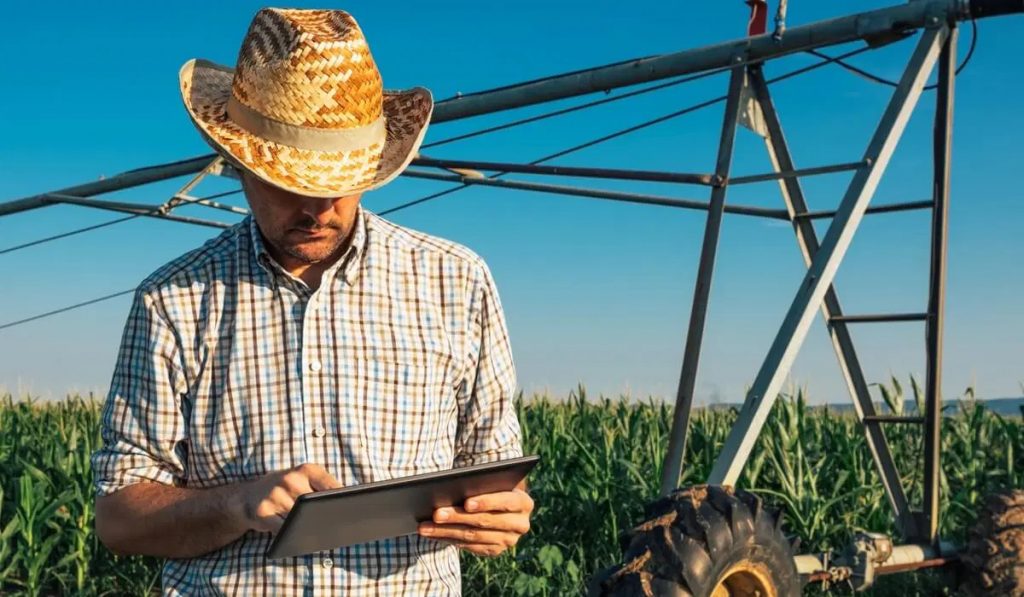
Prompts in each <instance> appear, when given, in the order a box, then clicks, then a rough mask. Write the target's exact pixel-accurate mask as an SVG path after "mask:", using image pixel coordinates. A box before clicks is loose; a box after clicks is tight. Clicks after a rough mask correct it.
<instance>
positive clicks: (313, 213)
mask: <svg viewBox="0 0 1024 597" xmlns="http://www.w3.org/2000/svg"><path fill="white" fill-rule="evenodd" d="M300 201H301V206H302V213H303V214H305V215H308V216H310V217H312V218H313V219H315V220H316V221H317V222H320V223H321V224H326V223H327V222H329V221H330V220H331V217H330V214H329V213H328V212H330V211H331V208H332V205H333V200H332V199H330V198H323V199H321V198H318V197H303V198H302V199H301V200H300Z"/></svg>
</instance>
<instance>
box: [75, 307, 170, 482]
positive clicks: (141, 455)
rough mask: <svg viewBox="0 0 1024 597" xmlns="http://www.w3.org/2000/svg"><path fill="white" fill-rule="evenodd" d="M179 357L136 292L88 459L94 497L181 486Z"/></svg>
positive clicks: (164, 325)
mask: <svg viewBox="0 0 1024 597" xmlns="http://www.w3.org/2000/svg"><path fill="white" fill-rule="evenodd" d="M179 355H180V351H179V348H178V342H177V340H176V337H175V335H174V333H173V330H172V328H171V326H170V325H169V324H168V322H167V320H166V318H165V316H164V315H163V311H162V309H161V308H160V306H159V303H158V302H157V301H155V300H154V298H153V297H152V296H150V294H148V293H146V292H144V291H143V290H141V289H140V290H138V291H136V293H135V298H134V300H133V301H132V307H131V311H130V312H129V315H128V321H127V322H126V323H125V327H124V333H123V335H122V338H121V346H120V349H119V351H118V356H117V362H116V364H115V366H114V375H113V378H112V380H111V382H110V391H109V393H108V394H107V397H106V401H105V402H104V404H103V409H102V415H101V426H100V435H101V438H102V446H101V447H100V448H99V449H98V450H96V451H95V452H94V453H93V454H92V459H91V463H92V470H93V475H94V478H93V487H94V491H95V495H96V496H104V495H109V494H111V493H114V492H115V491H117V490H119V489H122V488H124V487H127V486H128V485H133V484H135V483H139V482H142V481H153V482H157V483H163V484H166V485H181V484H183V481H184V479H185V474H186V473H185V466H186V462H187V438H186V430H187V426H186V423H185V417H184V415H183V411H182V400H181V396H182V394H183V393H184V391H185V389H186V387H187V386H186V383H185V380H184V377H183V375H182V370H181V367H180V365H179V362H178V358H179Z"/></svg>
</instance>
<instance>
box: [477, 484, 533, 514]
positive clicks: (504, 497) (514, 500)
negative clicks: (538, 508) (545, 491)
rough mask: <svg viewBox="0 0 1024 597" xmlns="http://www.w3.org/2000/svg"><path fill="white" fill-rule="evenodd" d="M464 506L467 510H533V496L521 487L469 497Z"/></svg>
mask: <svg viewBox="0 0 1024 597" xmlns="http://www.w3.org/2000/svg"><path fill="white" fill-rule="evenodd" d="M463 507H464V508H465V509H466V511H467V512H531V511H533V498H531V497H530V495H529V494H528V493H526V492H525V491H523V490H521V489H513V490H512V491H499V492H496V493H485V494H483V495H476V496H473V497H471V498H467V499H466V502H465V504H464V505H463Z"/></svg>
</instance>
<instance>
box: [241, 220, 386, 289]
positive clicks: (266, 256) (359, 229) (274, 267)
mask: <svg viewBox="0 0 1024 597" xmlns="http://www.w3.org/2000/svg"><path fill="white" fill-rule="evenodd" d="M246 217H247V219H248V220H249V237H250V238H251V239H252V254H253V256H254V257H255V259H256V262H257V263H258V264H259V266H260V267H261V268H263V270H264V271H266V272H267V274H269V275H270V278H271V280H273V281H274V283H275V284H276V283H277V280H278V277H279V276H284V277H285V278H288V279H291V280H294V281H298V278H296V277H295V276H293V275H292V274H291V273H290V272H289V271H288V270H286V269H285V268H284V267H283V266H282V265H281V264H279V263H278V262H277V260H276V259H274V258H273V257H272V256H271V255H270V253H269V252H268V251H267V249H266V245H265V244H264V243H263V236H262V234H261V233H260V229H259V226H257V225H256V219H255V218H254V217H253V216H252V215H251V214H250V215H249V216H246ZM365 220H366V213H365V211H364V210H363V206H362V205H356V218H355V229H354V230H353V231H352V238H351V241H350V242H349V243H348V247H347V248H346V249H345V254H344V255H342V257H341V258H340V259H338V260H337V261H336V262H335V263H334V264H333V265H332V266H331V267H330V268H328V269H327V271H325V272H324V278H325V280H333V279H334V278H335V277H337V276H338V275H341V277H342V279H344V280H345V282H346V283H347V284H348V285H350V286H351V285H352V284H354V283H355V281H356V279H357V278H358V277H359V272H360V270H362V267H360V266H361V264H362V260H363V255H364V254H365V252H366V222H365Z"/></svg>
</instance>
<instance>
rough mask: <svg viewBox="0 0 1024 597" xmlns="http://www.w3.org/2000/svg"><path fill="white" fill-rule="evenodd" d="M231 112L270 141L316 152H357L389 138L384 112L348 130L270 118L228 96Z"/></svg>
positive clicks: (228, 109) (240, 123)
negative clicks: (304, 124) (301, 124)
mask: <svg viewBox="0 0 1024 597" xmlns="http://www.w3.org/2000/svg"><path fill="white" fill-rule="evenodd" d="M227 113H228V116H230V117H231V120H233V121H234V122H235V124H237V125H238V126H240V127H242V128H243V129H245V130H247V131H248V132H250V133H252V134H253V135H257V136H259V137H263V138H264V139H267V140H268V141H273V142H275V143H280V144H282V145H289V146H291V147H296V148H298V149H308V150H313V151H356V150H359V149H365V148H367V147H369V146H371V145H373V144H375V143H382V142H383V141H384V139H385V138H386V137H387V128H386V124H385V121H384V115H383V114H381V116H380V117H378V118H377V119H376V120H374V121H373V122H371V123H370V124H366V125H363V126H356V127H351V128H345V129H319V128H313V127H308V126H299V125H295V124H289V123H287V122H281V121H280V120H274V119H273V118H268V117H266V116H264V115H263V114H260V113H259V112H257V111H256V110H253V109H252V108H250V107H249V106H246V105H245V104H243V103H241V102H239V101H238V100H237V99H235V96H234V95H231V96H230V97H228V102H227Z"/></svg>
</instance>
